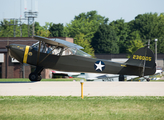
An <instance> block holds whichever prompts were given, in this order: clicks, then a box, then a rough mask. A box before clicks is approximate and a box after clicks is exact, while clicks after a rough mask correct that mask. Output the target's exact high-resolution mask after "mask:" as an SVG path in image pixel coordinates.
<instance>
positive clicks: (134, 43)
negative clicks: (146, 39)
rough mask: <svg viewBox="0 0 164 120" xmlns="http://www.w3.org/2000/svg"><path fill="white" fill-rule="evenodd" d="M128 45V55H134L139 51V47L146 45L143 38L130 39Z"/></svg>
mask: <svg viewBox="0 0 164 120" xmlns="http://www.w3.org/2000/svg"><path fill="white" fill-rule="evenodd" d="M127 44H128V46H127V53H128V54H129V56H128V57H130V56H131V55H133V53H134V52H135V51H137V50H138V49H139V48H142V47H144V43H143V42H142V41H141V40H139V39H138V40H137V39H136V40H130V41H128V43H127Z"/></svg>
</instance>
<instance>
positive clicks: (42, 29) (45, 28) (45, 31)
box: [36, 22, 51, 37]
mask: <svg viewBox="0 0 164 120" xmlns="http://www.w3.org/2000/svg"><path fill="white" fill-rule="evenodd" d="M50 25H51V24H50V23H48V22H46V23H45V26H42V27H41V26H39V27H38V28H37V29H38V30H37V32H36V35H38V36H42V37H49V36H50V34H51V33H50V31H49V30H48V29H49V27H50Z"/></svg>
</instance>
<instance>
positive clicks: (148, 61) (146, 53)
mask: <svg viewBox="0 0 164 120" xmlns="http://www.w3.org/2000/svg"><path fill="white" fill-rule="evenodd" d="M125 63H126V65H130V66H136V67H140V68H145V71H144V72H145V73H146V74H149V73H150V74H154V73H155V71H156V64H155V57H154V53H153V52H152V50H151V49H149V48H147V46H146V47H143V48H140V49H138V50H137V51H136V52H135V53H134V54H133V55H132V56H131V57H130V58H129V59H128V60H127V61H126V62H125ZM146 70H147V71H146ZM148 72H149V73H148ZM144 75H145V74H144Z"/></svg>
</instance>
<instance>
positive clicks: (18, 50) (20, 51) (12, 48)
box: [6, 44, 26, 63]
mask: <svg viewBox="0 0 164 120" xmlns="http://www.w3.org/2000/svg"><path fill="white" fill-rule="evenodd" d="M25 47H26V45H19V44H10V45H7V46H6V48H7V49H8V51H9V55H10V56H11V57H12V58H14V59H16V60H18V61H19V62H21V63H23V57H24V51H25Z"/></svg>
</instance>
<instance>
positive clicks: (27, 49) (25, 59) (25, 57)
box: [23, 46, 30, 63]
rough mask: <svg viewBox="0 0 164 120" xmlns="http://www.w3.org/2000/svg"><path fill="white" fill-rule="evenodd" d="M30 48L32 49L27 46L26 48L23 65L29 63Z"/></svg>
mask: <svg viewBox="0 0 164 120" xmlns="http://www.w3.org/2000/svg"><path fill="white" fill-rule="evenodd" d="M29 48H30V46H26V48H25V51H24V58H23V63H27V57H28V51H29Z"/></svg>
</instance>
